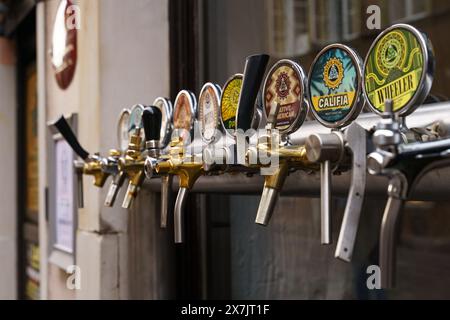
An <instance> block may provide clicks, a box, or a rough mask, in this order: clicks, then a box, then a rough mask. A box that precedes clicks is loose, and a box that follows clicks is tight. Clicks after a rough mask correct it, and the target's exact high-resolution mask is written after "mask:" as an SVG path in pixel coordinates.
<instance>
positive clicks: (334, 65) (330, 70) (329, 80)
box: [323, 57, 344, 89]
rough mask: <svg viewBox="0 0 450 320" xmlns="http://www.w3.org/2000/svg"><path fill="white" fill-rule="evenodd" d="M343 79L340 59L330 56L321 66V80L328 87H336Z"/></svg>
mask: <svg viewBox="0 0 450 320" xmlns="http://www.w3.org/2000/svg"><path fill="white" fill-rule="evenodd" d="M342 79H344V67H343V65H342V61H341V60H340V59H338V58H336V57H333V58H330V59H329V60H328V61H327V62H326V64H325V66H324V68H323V81H324V82H325V85H326V86H327V87H328V88H330V89H336V88H337V87H339V86H340V85H341V83H342Z"/></svg>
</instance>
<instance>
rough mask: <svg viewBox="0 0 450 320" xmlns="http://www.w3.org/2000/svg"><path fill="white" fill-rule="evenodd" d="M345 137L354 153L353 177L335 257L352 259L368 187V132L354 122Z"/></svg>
mask: <svg viewBox="0 0 450 320" xmlns="http://www.w3.org/2000/svg"><path fill="white" fill-rule="evenodd" d="M345 139H346V144H347V146H346V147H347V149H348V150H350V151H351V153H352V171H351V175H352V177H351V182H350V190H349V193H348V197H347V203H346V205H345V211H344V217H343V218H342V224H341V230H340V232H339V238H338V242H337V245H336V252H335V257H336V258H339V259H342V260H344V261H350V260H351V258H352V254H353V249H354V247H355V241H356V234H357V231H358V226H359V219H360V216H361V210H362V205H363V201H364V193H365V189H366V174H367V173H366V170H367V132H366V130H365V129H364V128H362V127H361V126H360V125H358V124H357V123H352V124H351V125H350V126H349V127H348V128H347V130H346V132H345Z"/></svg>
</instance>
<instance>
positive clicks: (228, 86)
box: [220, 74, 242, 131]
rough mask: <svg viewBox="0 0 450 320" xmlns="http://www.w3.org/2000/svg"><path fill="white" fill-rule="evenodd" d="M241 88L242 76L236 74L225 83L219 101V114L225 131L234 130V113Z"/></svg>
mask: <svg viewBox="0 0 450 320" xmlns="http://www.w3.org/2000/svg"><path fill="white" fill-rule="evenodd" d="M241 87H242V75H241V74H236V75H234V76H233V77H232V78H231V79H229V80H228V81H227V83H225V86H224V87H223V92H222V98H221V101H220V114H221V117H222V123H223V127H224V129H225V130H232V131H234V130H235V129H236V113H237V107H238V102H239V95H240V93H241Z"/></svg>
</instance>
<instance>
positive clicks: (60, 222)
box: [53, 139, 75, 253]
mask: <svg viewBox="0 0 450 320" xmlns="http://www.w3.org/2000/svg"><path fill="white" fill-rule="evenodd" d="M73 160H74V155H73V151H72V149H71V148H70V146H69V144H68V143H67V142H66V140H64V139H58V140H56V141H55V171H56V176H55V227H56V230H55V243H54V244H53V246H54V247H55V248H58V249H60V250H63V251H65V252H68V253H73V240H74V239H73V238H74V237H73V230H74V223H73V222H74V211H75V210H74V208H75V206H74V186H73V184H74V177H73V175H74V172H73Z"/></svg>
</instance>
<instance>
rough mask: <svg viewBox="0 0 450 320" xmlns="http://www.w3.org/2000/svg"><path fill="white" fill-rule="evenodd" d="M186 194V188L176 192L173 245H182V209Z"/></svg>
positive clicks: (187, 192) (187, 191)
mask: <svg viewBox="0 0 450 320" xmlns="http://www.w3.org/2000/svg"><path fill="white" fill-rule="evenodd" d="M188 194H189V190H188V189H187V188H180V190H178V195H177V200H176V201H175V210H174V220H173V226H174V233H175V243H183V241H184V207H185V204H186V199H187V196H188Z"/></svg>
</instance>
